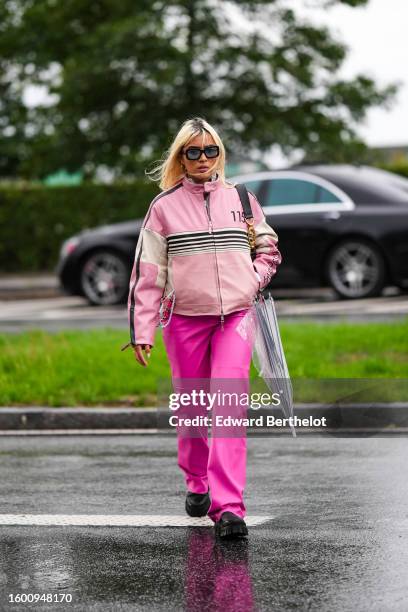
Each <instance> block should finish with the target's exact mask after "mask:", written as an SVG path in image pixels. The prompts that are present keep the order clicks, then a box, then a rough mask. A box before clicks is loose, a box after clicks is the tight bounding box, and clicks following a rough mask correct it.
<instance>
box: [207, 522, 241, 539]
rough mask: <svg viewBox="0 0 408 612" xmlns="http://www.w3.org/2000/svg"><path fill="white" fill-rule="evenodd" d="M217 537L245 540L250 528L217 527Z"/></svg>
mask: <svg viewBox="0 0 408 612" xmlns="http://www.w3.org/2000/svg"><path fill="white" fill-rule="evenodd" d="M215 535H216V536H218V537H219V538H223V539H225V540H227V539H234V538H243V537H245V536H247V535H248V527H247V526H246V525H240V524H239V523H238V524H236V525H225V526H224V527H219V526H218V525H216V526H215Z"/></svg>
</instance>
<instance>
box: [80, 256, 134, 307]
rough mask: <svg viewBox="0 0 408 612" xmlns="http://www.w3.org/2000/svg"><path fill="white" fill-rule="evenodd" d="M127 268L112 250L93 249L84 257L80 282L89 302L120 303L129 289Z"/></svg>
mask: <svg viewBox="0 0 408 612" xmlns="http://www.w3.org/2000/svg"><path fill="white" fill-rule="evenodd" d="M129 276H130V274H129V269H128V266H127V265H126V263H125V261H124V259H123V258H122V257H121V256H120V255H118V254H117V253H114V252H112V251H103V250H100V251H94V252H93V253H90V254H89V255H88V256H86V258H85V259H84V261H83V263H82V267H81V275H80V283H81V289H82V292H83V294H84V296H85V297H86V298H87V299H88V301H89V302H90V303H91V304H94V305H96V306H108V305H113V304H121V303H123V301H124V300H125V298H126V296H127V294H128V289H129Z"/></svg>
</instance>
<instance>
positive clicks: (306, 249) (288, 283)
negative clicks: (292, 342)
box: [56, 164, 408, 305]
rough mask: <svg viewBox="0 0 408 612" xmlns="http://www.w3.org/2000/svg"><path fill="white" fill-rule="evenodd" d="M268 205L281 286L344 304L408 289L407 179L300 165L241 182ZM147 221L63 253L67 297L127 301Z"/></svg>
mask: <svg viewBox="0 0 408 612" xmlns="http://www.w3.org/2000/svg"><path fill="white" fill-rule="evenodd" d="M230 180H231V181H233V182H242V183H245V184H246V185H247V187H248V189H250V190H251V191H252V192H253V193H255V194H256V195H257V197H258V199H259V201H260V202H261V204H262V206H263V208H264V211H265V215H266V217H267V219H268V223H269V224H270V225H271V226H272V227H273V228H274V229H275V230H276V232H277V234H278V237H279V249H280V250H281V252H282V256H283V262H282V264H281V266H280V267H279V272H278V274H277V275H276V277H274V278H273V279H272V285H273V286H274V287H304V286H327V285H329V286H331V287H333V289H335V291H336V292H337V293H338V295H339V296H341V297H343V298H364V297H371V296H375V295H378V294H380V292H381V290H382V289H383V287H384V286H385V285H397V286H398V287H400V288H402V289H406V288H407V287H408V179H405V178H402V177H400V176H398V175H395V174H392V173H390V172H386V171H384V170H380V169H377V168H371V167H369V166H353V165H346V164H344V165H298V166H292V167H291V168H288V169H285V170H274V171H266V172H258V173H255V174H246V175H242V176H234V177H232V178H231V179H230ZM141 225H142V220H136V221H129V222H125V223H116V224H114V225H106V226H103V227H99V228H96V229H92V230H85V231H83V232H81V233H80V234H78V235H76V236H73V237H71V238H69V239H68V240H66V241H65V242H64V243H63V245H62V247H61V254H60V260H59V263H58V266H57V269H56V272H57V274H58V276H59V278H60V282H61V285H62V287H63V288H64V290H65V291H66V292H67V293H70V294H74V295H83V296H85V297H87V298H88V300H89V301H90V302H91V303H93V304H101V305H102V304H117V303H122V302H124V301H125V300H126V297H127V294H128V283H129V278H130V272H131V266H132V262H133V257H134V252H135V247H136V242H137V239H138V235H139V231H140V227H141Z"/></svg>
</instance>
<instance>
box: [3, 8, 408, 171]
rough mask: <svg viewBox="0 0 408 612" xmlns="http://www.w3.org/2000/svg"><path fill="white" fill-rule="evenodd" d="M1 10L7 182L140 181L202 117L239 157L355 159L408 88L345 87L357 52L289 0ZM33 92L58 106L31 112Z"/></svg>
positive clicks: (360, 83) (359, 82)
mask: <svg viewBox="0 0 408 612" xmlns="http://www.w3.org/2000/svg"><path fill="white" fill-rule="evenodd" d="M317 1H320V3H321V6H322V7H326V6H328V5H331V4H334V3H339V2H341V3H343V4H347V5H350V6H358V5H364V4H366V3H367V0H332V1H330V2H327V0H317ZM0 15H1V17H2V19H1V26H0V34H1V35H0V57H2V62H3V71H2V75H1V77H0V86H1V88H2V90H3V92H4V93H5V94H6V95H5V97H4V100H6V102H5V104H4V107H3V108H2V107H0V119H1V124H0V127H1V132H0V133H1V134H2V136H0V144H1V152H0V156H1V158H4V157H5V155H6V156H7V152H8V151H11V152H12V156H11V158H10V160H11V161H10V163H4V161H3V164H0V171H1V172H3V173H4V171H5V169H7V171H8V172H10V170H11V169H13V170H14V171H15V172H19V173H20V174H23V175H24V176H27V177H34V176H35V177H38V176H43V175H44V174H46V173H49V172H52V171H54V170H56V169H58V168H61V167H65V168H66V169H67V170H71V171H72V170H76V169H78V168H80V167H83V169H84V170H85V173H86V175H87V176H90V177H91V176H93V175H94V173H95V170H96V168H97V167H98V166H101V165H102V166H106V167H107V168H110V169H111V170H113V171H114V173H115V176H122V175H126V174H135V173H136V174H137V173H138V172H139V173H140V172H141V171H142V168H144V167H146V164H147V163H148V162H149V160H152V159H157V158H158V157H160V156H161V154H162V151H163V149H164V148H166V147H167V146H168V145H169V144H170V141H171V138H172V136H173V134H174V132H175V131H176V130H177V129H178V127H179V126H180V124H181V122H182V121H184V120H185V119H186V118H188V117H192V116H195V115H201V116H204V117H205V118H206V119H207V120H208V121H210V122H211V123H213V124H214V125H215V126H216V127H217V128H219V129H220V130H221V133H222V135H223V138H224V139H225V142H226V145H227V150H228V151H229V152H231V151H234V152H236V153H238V154H240V153H241V154H245V155H247V152H248V150H249V151H250V152H251V155H253V156H254V155H256V153H257V152H258V151H260V152H264V151H267V150H268V149H269V148H270V147H271V145H273V144H275V143H278V144H279V145H280V146H281V148H282V150H283V152H285V153H289V152H290V151H292V150H294V149H298V148H302V149H303V150H304V151H305V152H306V154H307V155H308V156H309V157H310V158H317V157H322V158H324V159H328V160H329V159H331V160H346V159H353V158H355V157H356V156H358V155H360V154H361V152H362V151H364V143H362V142H361V141H360V140H359V139H358V137H357V136H356V131H355V128H356V125H357V123H358V122H359V121H360V120H361V119H362V118H363V117H364V116H365V114H366V112H367V110H368V109H369V108H370V107H373V106H377V105H379V104H386V103H389V101H390V100H391V99H392V97H393V95H394V94H395V92H396V91H397V86H396V85H395V84H391V85H389V86H387V87H385V88H383V89H379V88H378V87H377V86H376V84H375V82H373V80H371V79H370V78H367V77H366V76H364V75H357V76H356V77H355V78H354V79H352V80H348V81H347V80H340V79H339V78H337V77H336V72H337V71H338V69H339V67H340V66H341V64H342V62H343V60H344V59H345V55H346V50H345V46H344V45H343V44H342V42H341V41H336V40H334V39H333V37H332V36H331V34H330V32H329V31H328V30H327V29H325V28H322V27H316V26H314V25H313V24H311V23H308V22H306V21H305V20H301V19H300V18H299V17H298V15H297V14H296V13H295V11H294V10H293V9H292V8H290V7H289V3H288V0H231V1H230V2H225V0H224V1H223V0H166V1H164V0H138V1H137V2H134V1H133V0H132V1H130V0H121V1H120V2H118V1H114V0H93V1H92V2H88V1H87V0H66V1H65V2H58V0H0ZM238 17H240V19H238ZM27 85H35V86H40V87H43V88H45V90H46V91H47V92H48V93H49V94H50V96H51V97H52V98H51V100H54V102H53V103H47V105H43V106H38V107H35V108H30V109H27V108H26V107H25V106H24V105H23V104H22V103H21V92H22V91H24V88H25V87H26V86H27ZM12 127H14V129H15V130H16V132H15V133H14V134H13V133H12V129H11V128H12ZM10 129H11V131H10ZM7 130H8V131H7ZM22 135H24V138H22Z"/></svg>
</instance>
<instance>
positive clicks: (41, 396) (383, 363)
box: [0, 317, 408, 406]
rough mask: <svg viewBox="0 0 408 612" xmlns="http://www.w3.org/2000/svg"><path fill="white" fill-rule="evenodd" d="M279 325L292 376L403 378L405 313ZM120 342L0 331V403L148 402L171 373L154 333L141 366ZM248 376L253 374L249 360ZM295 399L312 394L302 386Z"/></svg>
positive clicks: (117, 337) (107, 334) (97, 333)
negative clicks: (379, 319) (381, 319)
mask: <svg viewBox="0 0 408 612" xmlns="http://www.w3.org/2000/svg"><path fill="white" fill-rule="evenodd" d="M280 331H281V337H282V342H283V345H284V349H285V354H286V359H287V363H288V367H289V371H290V374H291V377H292V380H294V381H295V379H296V378H303V379H338V378H344V379H352V378H353V379H357V378H370V379H396V378H400V379H404V378H405V379H407V380H408V317H407V318H406V319H404V320H403V321H397V322H392V323H367V324H366V323H358V324H353V323H349V322H344V323H343V322H342V323H338V324H337V323H336V324H330V325H326V324H324V323H323V324H321V323H314V322H311V323H281V324H280ZM126 341H127V334H126V332H122V331H118V330H115V329H111V328H105V329H99V330H89V331H76V330H67V331H61V332H58V333H47V332H44V331H40V330H34V331H28V332H24V333H21V334H0V405H2V406H5V405H8V406H13V405H14V406H24V405H42V406H76V405H82V406H84V405H89V406H92V405H118V406H120V405H122V406H149V405H150V406H151V405H155V403H156V395H157V381H158V379H161V380H164V379H169V378H170V369H169V365H168V362H167V356H166V353H165V349H164V346H163V342H162V337H161V334H160V332H159V333H158V334H157V337H156V345H155V347H154V348H153V350H152V357H151V361H150V364H149V366H148V367H147V368H142V367H141V366H140V365H139V364H138V363H137V362H136V361H135V359H134V356H133V354H132V351H131V350H130V349H128V350H127V351H124V352H121V351H120V347H121V346H122V345H123V344H124V343H125V342H126ZM251 377H252V378H254V379H255V378H256V377H257V373H256V370H255V368H254V366H253V365H252V366H251ZM294 388H296V386H294ZM378 399H379V400H380V398H378ZM391 399H393V400H394V401H395V400H397V399H400V400H401V401H402V400H405V401H406V400H407V399H408V398H403V397H395V396H394V395H393V396H392V398H391ZM295 401H312V397H311V396H310V394H308V393H306V392H305V391H302V392H301V394H300V396H299V395H298V396H296V393H295ZM315 401H316V400H315Z"/></svg>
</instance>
